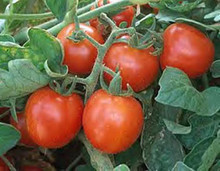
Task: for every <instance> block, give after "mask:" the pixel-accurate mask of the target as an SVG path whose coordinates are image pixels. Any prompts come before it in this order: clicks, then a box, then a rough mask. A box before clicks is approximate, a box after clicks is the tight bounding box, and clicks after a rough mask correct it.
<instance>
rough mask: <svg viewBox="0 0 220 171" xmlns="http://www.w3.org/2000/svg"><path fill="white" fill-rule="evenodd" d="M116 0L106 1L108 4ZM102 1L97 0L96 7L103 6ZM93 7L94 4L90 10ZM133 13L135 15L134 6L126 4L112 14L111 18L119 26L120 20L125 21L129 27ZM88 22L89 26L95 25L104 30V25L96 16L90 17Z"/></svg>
mask: <svg viewBox="0 0 220 171" xmlns="http://www.w3.org/2000/svg"><path fill="white" fill-rule="evenodd" d="M118 1H120V0H108V1H107V3H108V4H110V3H115V2H118ZM103 3H104V0H98V4H97V5H98V7H101V6H103ZM93 9H95V6H92V8H91V10H93ZM134 15H135V10H134V8H133V7H132V6H127V7H125V9H123V10H122V11H121V12H120V13H118V14H116V15H114V16H112V17H111V18H112V19H113V21H114V22H115V24H116V25H117V26H119V25H120V24H121V23H122V22H126V23H127V27H130V26H131V24H132V20H133V18H134ZM89 23H90V25H91V26H93V27H95V28H96V29H98V30H99V31H101V32H104V26H103V25H102V24H101V23H100V22H99V20H98V18H94V19H91V20H90V21H89Z"/></svg>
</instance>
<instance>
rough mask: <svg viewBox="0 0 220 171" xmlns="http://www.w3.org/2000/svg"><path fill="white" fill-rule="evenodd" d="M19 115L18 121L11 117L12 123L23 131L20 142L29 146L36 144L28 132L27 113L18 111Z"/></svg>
mask: <svg viewBox="0 0 220 171" xmlns="http://www.w3.org/2000/svg"><path fill="white" fill-rule="evenodd" d="M17 117H18V122H16V121H15V120H14V119H13V118H12V117H10V123H11V125H13V126H14V127H15V128H16V129H17V130H19V132H20V133H21V139H20V143H22V144H24V145H27V146H36V144H35V143H34V142H33V140H32V139H31V137H30V135H29V133H28V130H27V125H26V121H25V115H24V114H23V113H18V114H17Z"/></svg>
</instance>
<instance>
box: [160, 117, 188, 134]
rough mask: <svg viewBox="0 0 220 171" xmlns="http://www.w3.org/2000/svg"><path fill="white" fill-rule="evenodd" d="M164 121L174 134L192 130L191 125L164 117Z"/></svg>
mask: <svg viewBox="0 0 220 171" xmlns="http://www.w3.org/2000/svg"><path fill="white" fill-rule="evenodd" d="M163 121H164V123H165V125H166V127H167V129H168V130H169V131H170V132H172V133H173V134H189V133H190V132H191V127H187V126H183V125H180V124H177V123H175V122H173V121H169V120H166V119H164V120H163Z"/></svg>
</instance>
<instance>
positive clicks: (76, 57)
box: [57, 24, 104, 75]
mask: <svg viewBox="0 0 220 171" xmlns="http://www.w3.org/2000/svg"><path fill="white" fill-rule="evenodd" d="M80 28H81V30H83V31H84V32H85V33H86V34H88V35H89V36H91V37H92V38H93V39H95V40H96V41H97V42H99V43H104V40H103V38H102V35H101V34H100V33H99V32H98V31H97V30H96V29H95V28H93V27H91V26H87V25H85V24H80ZM74 30H75V25H74V24H70V25H68V26H66V27H64V28H63V29H62V30H61V31H60V32H59V34H58V35H57V38H58V39H60V41H61V44H62V45H63V48H64V62H63V63H64V64H66V65H67V66H68V68H69V72H70V73H72V74H78V75H84V74H89V73H90V72H91V70H92V67H93V64H94V62H95V59H96V57H97V53H98V52H97V49H96V47H94V46H93V45H92V44H91V43H90V42H89V41H88V40H87V39H84V40H82V41H80V42H78V43H74V42H73V41H72V40H69V39H68V36H71V35H72V32H74Z"/></svg>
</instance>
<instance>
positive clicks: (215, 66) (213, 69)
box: [210, 60, 220, 78]
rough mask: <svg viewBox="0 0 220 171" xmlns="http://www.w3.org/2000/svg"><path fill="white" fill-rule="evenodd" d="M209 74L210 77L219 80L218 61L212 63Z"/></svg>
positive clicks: (219, 69)
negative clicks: (210, 74)
mask: <svg viewBox="0 0 220 171" xmlns="http://www.w3.org/2000/svg"><path fill="white" fill-rule="evenodd" d="M210 70H211V72H212V76H213V77H214V78H219V77H220V60H216V61H214V62H213V63H212V66H211V69H210Z"/></svg>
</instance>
